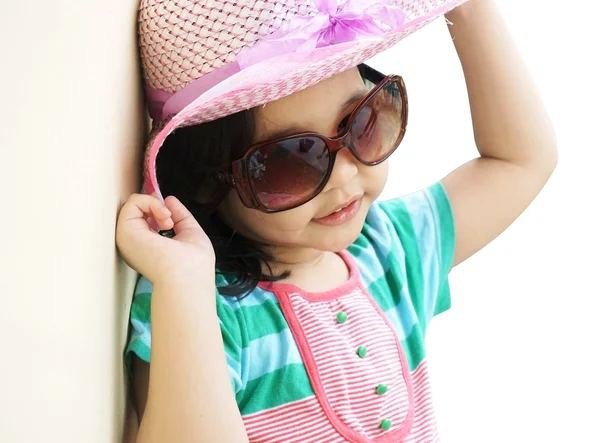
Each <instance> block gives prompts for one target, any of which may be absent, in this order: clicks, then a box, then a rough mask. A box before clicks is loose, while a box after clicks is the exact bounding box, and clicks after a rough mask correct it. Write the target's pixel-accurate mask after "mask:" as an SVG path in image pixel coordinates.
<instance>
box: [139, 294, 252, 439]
mask: <svg viewBox="0 0 600 443" xmlns="http://www.w3.org/2000/svg"><path fill="white" fill-rule="evenodd" d="M214 294H215V288H214V286H213V285H211V284H202V283H197V282H179V283H176V284H169V285H164V286H160V285H155V286H154V291H153V295H152V351H151V352H152V354H151V364H150V377H149V380H150V381H149V387H148V401H147V403H146V408H145V411H144V416H143V419H142V422H141V424H140V431H139V434H138V438H137V442H138V443H167V442H178V443H187V442H215V443H218V442H224V443H238V442H247V441H248V439H247V436H246V433H245V430H244V425H243V422H242V419H241V417H240V414H239V410H238V408H237V405H236V402H235V398H234V396H233V393H232V391H231V385H230V382H229V375H228V370H227V363H226V359H225V351H224V346H223V340H222V336H221V331H220V328H219V320H218V318H217V315H216V310H215V304H214V298H215V296H214Z"/></svg>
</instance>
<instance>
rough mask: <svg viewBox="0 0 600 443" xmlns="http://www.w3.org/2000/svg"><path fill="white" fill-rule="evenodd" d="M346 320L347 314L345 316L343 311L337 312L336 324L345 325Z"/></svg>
mask: <svg viewBox="0 0 600 443" xmlns="http://www.w3.org/2000/svg"><path fill="white" fill-rule="evenodd" d="M346 320H348V314H346V313H345V312H344V311H340V312H338V315H337V322H338V323H340V324H341V323H346Z"/></svg>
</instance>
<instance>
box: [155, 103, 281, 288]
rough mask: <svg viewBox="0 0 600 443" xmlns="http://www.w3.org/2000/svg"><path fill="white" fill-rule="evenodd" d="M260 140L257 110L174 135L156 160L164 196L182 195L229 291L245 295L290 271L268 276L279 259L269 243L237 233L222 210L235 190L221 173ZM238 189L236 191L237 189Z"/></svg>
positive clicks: (180, 196)
mask: <svg viewBox="0 0 600 443" xmlns="http://www.w3.org/2000/svg"><path fill="white" fill-rule="evenodd" d="M254 138H255V111H254V110H252V109H250V110H246V111H242V112H238V113H236V114H232V115H228V116H226V117H223V118H220V119H218V120H214V121H211V122H207V123H202V124H200V125H195V126H189V127H184V128H179V129H177V130H175V131H174V132H173V133H171V134H170V135H169V136H168V137H167V139H166V140H165V142H164V144H163V146H162V147H161V149H160V151H159V153H158V157H157V159H156V174H157V179H158V183H159V185H160V189H161V192H162V194H163V195H164V196H168V195H173V196H175V197H177V198H178V199H179V200H180V201H181V202H182V203H183V204H184V205H185V206H186V207H187V208H188V209H189V211H190V212H191V213H192V215H193V216H194V218H195V219H196V220H197V221H198V223H199V224H200V226H201V227H202V229H204V231H205V232H206V234H207V235H208V238H209V239H210V241H211V243H212V245H213V249H214V251H215V256H216V267H217V272H218V273H220V274H223V275H224V276H225V277H226V280H227V282H228V284H227V286H223V287H219V292H220V293H221V294H223V295H236V296H237V295H242V294H245V293H248V292H249V291H252V290H253V289H254V288H255V287H256V286H257V285H258V283H259V282H260V281H277V280H281V279H283V278H285V277H287V276H288V275H289V272H284V273H282V274H279V275H274V274H272V273H269V274H266V275H265V274H263V272H262V269H263V265H265V266H266V267H267V269H270V267H269V262H270V261H271V260H273V257H272V255H271V254H269V252H268V251H267V248H266V245H263V244H260V243H258V242H256V241H254V240H250V239H248V238H246V237H244V236H242V235H240V234H237V233H235V232H234V231H233V230H232V229H231V228H230V227H229V226H228V225H227V224H225V223H224V222H223V220H221V219H220V217H219V216H218V215H217V213H216V209H217V207H218V206H219V204H220V203H221V202H222V201H223V199H224V198H225V197H226V196H227V195H228V193H229V192H232V188H231V187H230V186H229V185H227V184H226V183H225V182H224V181H223V180H220V179H219V176H220V175H221V174H224V173H227V172H229V171H230V168H231V162H232V161H233V160H235V159H236V158H239V157H241V156H242V155H243V153H244V151H245V149H247V148H248V147H249V146H250V145H251V144H252V142H253V140H254ZM233 192H235V191H234V190H233Z"/></svg>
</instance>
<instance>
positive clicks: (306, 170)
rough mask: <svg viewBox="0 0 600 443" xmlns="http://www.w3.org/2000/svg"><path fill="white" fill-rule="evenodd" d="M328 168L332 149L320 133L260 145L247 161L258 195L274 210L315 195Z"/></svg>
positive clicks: (267, 206)
mask: <svg viewBox="0 0 600 443" xmlns="http://www.w3.org/2000/svg"><path fill="white" fill-rule="evenodd" d="M328 168H329V150H328V149H327V146H326V145H325V142H324V141H323V140H321V139H320V138H317V137H298V138H293V139H288V140H284V141H282V142H279V143H274V144H271V145H268V146H264V147H261V148H260V149H258V150H257V151H256V152H254V154H252V155H251V156H250V158H249V161H248V176H249V178H250V182H251V185H252V187H253V190H254V193H255V195H256V197H257V198H258V199H259V200H260V202H261V203H262V204H263V205H264V206H265V207H266V208H267V209H271V210H282V209H289V208H292V207H296V206H299V205H301V204H303V203H306V202H307V201H309V200H310V199H311V198H313V197H314V196H315V195H316V193H317V191H318V190H319V188H320V186H321V185H322V184H323V181H324V180H325V177H326V175H327V169H328Z"/></svg>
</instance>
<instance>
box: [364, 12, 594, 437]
mask: <svg viewBox="0 0 600 443" xmlns="http://www.w3.org/2000/svg"><path fill="white" fill-rule="evenodd" d="M499 3H500V4H501V5H502V9H503V11H504V14H505V17H506V19H507V20H508V22H509V24H510V26H511V28H512V30H513V34H514V37H515V39H516V40H517V43H518V44H519V47H520V49H521V52H522V54H523V55H524V57H525V58H526V60H527V63H528V66H529V68H530V70H531V72H532V74H533V75H534V77H535V79H536V81H537V84H538V87H539V90H540V92H541V93H542V95H543V97H544V99H545V102H546V104H547V107H548V109H549V112H550V114H551V116H552V119H553V121H554V124H555V129H556V132H557V136H558V139H559V144H560V146H559V150H560V151H559V152H560V153H559V156H560V160H559V166H558V168H557V170H556V172H555V175H554V176H553V177H552V179H551V180H550V182H549V183H548V185H547V187H546V188H545V189H544V191H543V192H542V194H541V195H540V196H539V198H538V199H537V200H536V201H535V202H534V204H533V205H532V206H531V207H530V208H529V209H528V210H527V211H526V212H525V214H524V215H523V216H522V217H521V218H520V219H519V220H518V221H517V222H516V223H515V224H514V225H513V226H512V227H511V228H510V229H508V230H507V231H506V232H505V233H504V234H503V235H502V236H501V237H499V238H498V239H497V240H496V241H494V242H493V243H492V244H491V245H489V246H488V247H487V248H485V249H484V250H483V251H481V252H480V253H479V254H477V255H475V256H474V257H472V258H471V259H470V260H468V261H467V262H465V263H464V264H462V265H460V266H459V267H457V268H456V269H455V270H453V271H452V273H451V284H452V288H453V308H452V309H451V310H450V311H449V312H448V313H445V314H443V315H442V316H440V317H439V318H437V319H436V320H434V322H433V326H432V328H431V329H430V332H429V335H428V353H429V360H430V364H431V366H430V369H431V373H432V383H433V394H434V402H435V405H436V410H437V415H438V420H439V425H440V428H441V434H442V441H444V442H446V443H467V442H468V443H471V442H472V443H481V442H486V443H495V442H503V443H505V442H519V443H520V442H598V441H600V429H599V428H598V417H599V416H600V381H599V380H600V377H599V376H598V374H600V357H599V349H600V348H599V346H598V340H599V339H600V321H599V320H598V314H599V310H600V302H599V299H600V285H599V283H598V275H599V274H600V258H599V257H600V256H599V251H600V234H599V232H600V184H599V181H598V177H599V171H600V110H599V103H600V63H599V62H600V56H599V55H598V54H600V32H599V28H598V25H597V17H598V13H599V12H600V8H599V7H598V5H597V4H596V3H595V2H586V1H583V0H575V1H570V2H561V3H558V2H556V1H554V0H551V1H548V0H546V1H544V0H529V1H519V0H506V1H501V2H499ZM373 64H374V66H376V67H378V68H380V69H382V70H383V72H394V73H398V74H401V75H403V76H404V77H405V79H406V82H407V88H408V92H409V102H410V123H409V129H408V132H407V137H406V139H405V141H404V142H403V145H402V148H401V150H400V151H399V152H398V153H397V154H395V155H394V157H393V158H392V162H393V165H392V171H394V174H391V176H390V182H389V183H388V185H387V188H386V190H385V193H384V196H383V197H393V196H395V195H399V194H402V193H404V192H409V191H411V190H414V189H418V188H419V187H421V186H425V185H427V184H429V183H431V182H433V181H435V180H437V179H439V178H441V177H442V176H443V175H445V174H446V173H447V172H449V171H450V170H452V169H453V168H455V167H456V166H458V165H459V164H461V163H462V162H464V161H466V160H468V159H470V158H471V157H473V155H474V154H475V153H476V151H475V147H474V144H473V138H472V132H471V126H470V115H469V109H468V102H467V97H466V91H465V86H464V81H463V80H462V72H461V70H460V66H459V63H458V59H457V57H456V55H455V52H454V48H453V46H452V43H451V41H450V38H449V37H448V33H447V30H446V26H445V24H444V23H443V21H442V20H440V21H438V22H437V23H434V24H433V25H432V26H431V27H429V28H426V29H424V30H422V31H420V32H419V33H416V34H415V35H413V36H412V37H410V38H409V39H407V40H406V41H405V42H403V43H402V44H401V45H399V46H397V47H396V48H394V49H393V50H392V51H390V52H388V53H386V54H384V55H382V56H379V57H378V58H376V59H375V60H374V63H373Z"/></svg>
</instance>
